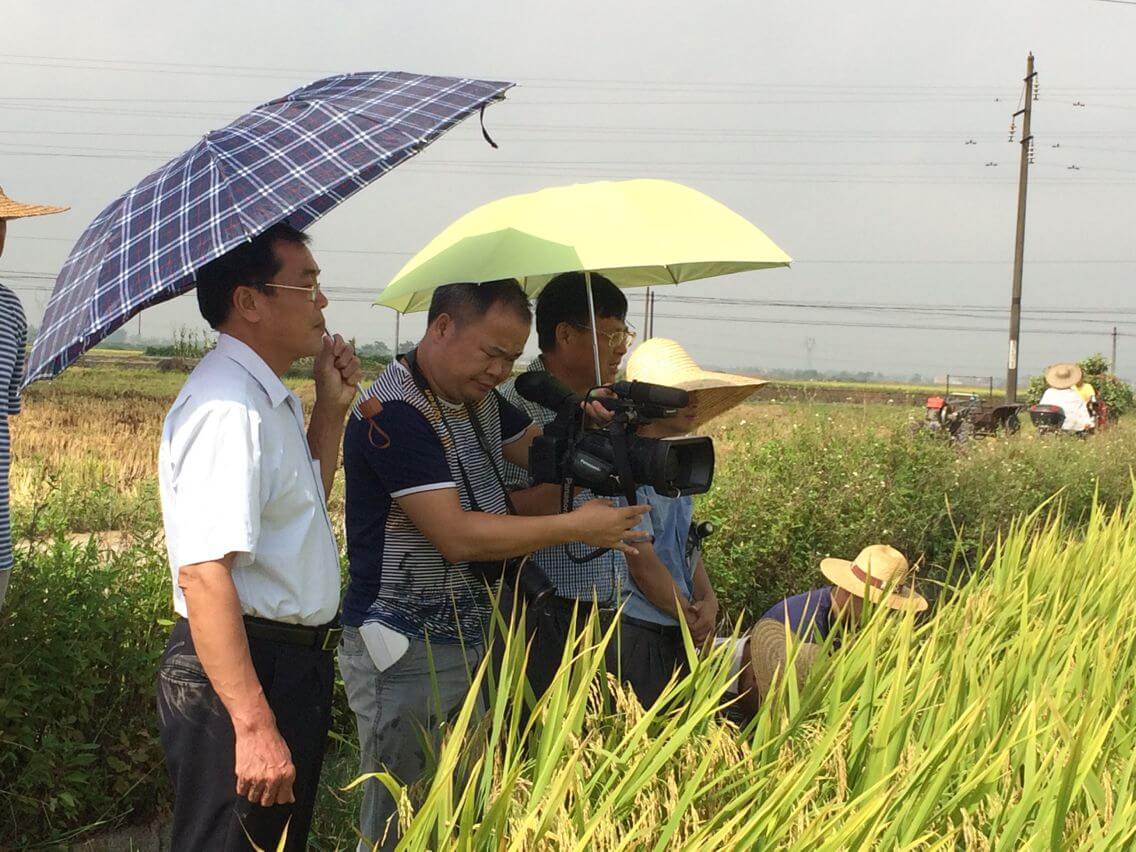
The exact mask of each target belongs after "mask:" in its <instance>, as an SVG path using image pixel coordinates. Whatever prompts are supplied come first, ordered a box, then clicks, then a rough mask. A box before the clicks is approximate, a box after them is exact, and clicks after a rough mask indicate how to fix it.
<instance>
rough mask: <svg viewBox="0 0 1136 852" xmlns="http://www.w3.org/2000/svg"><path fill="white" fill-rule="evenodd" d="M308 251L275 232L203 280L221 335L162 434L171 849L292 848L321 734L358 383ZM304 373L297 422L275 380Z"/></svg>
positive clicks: (304, 827) (305, 817)
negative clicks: (337, 519)
mask: <svg viewBox="0 0 1136 852" xmlns="http://www.w3.org/2000/svg"><path fill="white" fill-rule="evenodd" d="M306 242H307V237H306V236H305V235H304V234H302V233H300V232H299V231H296V230H295V229H293V228H291V227H290V226H288V225H287V224H284V223H280V224H277V225H274V226H272V227H271V228H269V229H268V230H267V231H265V232H264V233H262V234H260V235H259V236H257V237H255V238H254V239H253V240H251V241H249V242H248V243H245V244H242V245H241V246H239V247H238V248H236V249H233V250H232V251H231V252H229V253H228V254H226V255H224V256H222V257H220V258H218V259H216V260H214V261H212V262H211V263H209V264H207V265H206V266H205V267H203V268H202V269H201V270H199V271H198V273H197V297H198V304H199V306H200V308H201V313H202V316H204V317H205V319H206V320H207V321H208V322H209V324H210V325H211V326H212V327H213V328H215V329H217V330H218V331H220V332H221V336H220V339H219V340H218V343H217V348H216V349H215V350H213V351H212V352H210V353H209V354H208V355H206V356H205V358H204V359H202V361H201V363H200V364H199V365H198V366H197V368H196V369H195V370H194V371H193V373H192V374H191V375H190V377H189V379H188V380H187V381H186V383H185V385H184V387H183V388H182V391H181V393H180V394H179V396H178V398H177V400H176V401H175V402H174V404H173V407H172V408H171V409H170V412H169V414H168V415H167V417H166V422H165V428H164V430H163V433H162V444H161V450H160V452H159V458H158V465H159V482H160V486H161V496H162V514H163V519H164V524H165V531H166V544H167V548H168V550H169V557H170V568H171V571H172V574H173V580H174V608H175V609H176V610H177V613H178V615H179V616H180V617H179V618H178V620H177V622H176V623H175V625H174V627H173V630H172V632H171V636H170V640H169V643H168V645H167V646H166V650H165V653H164V654H163V656H162V661H161V665H160V668H159V672H158V711H159V717H160V730H161V739H162V747H163V750H164V751H165V754H166V763H167V766H168V768H169V771H170V775H171V778H172V781H173V787H174V815H173V817H174V818H173V838H172V845H173V848H174V849H175V850H204V849H246V848H249V840H250V839H251V841H252V842H254V843H255V844H257V846H260V847H262V848H268V849H276V848H277V844H278V842H279V840H280V837H281V835H282V834H283V832H284V829H285V826H287V831H288V842H287V847H286V848H287V849H303V848H305V845H306V842H307V835H308V831H309V828H310V825H311V816H312V809H313V807H314V804H315V797H316V792H317V790H318V782H319V773H320V767H321V764H322V761H323V751H324V744H325V742H326V739H327V729H328V725H329V723H330V708H331V692H332V686H333V683H334V668H333V662H332V651H334V649H335V646H336V642H337V640H338V636H339V628H338V626H337V620H336V613H337V611H338V608H339V549H338V547H337V545H336V542H335V536H334V535H333V533H332V528H331V521H330V519H329V518H328V514H327V508H326V495H327V494H328V493H329V492H330V491H331V485H332V481H333V478H334V474H335V468H336V463H337V458H338V452H339V438H340V435H341V434H342V429H343V422H344V419H345V417H346V415H347V412H348V410H349V408H350V405H351V402H352V399H353V398H354V395H355V385H356V384H357V382H358V381H359V378H360V375H359V362H358V359H357V358H356V357H355V354H354V352H353V351H352V349H351V347H350V346H349V345H348V344H346V343H344V342H343V340H342V339H341V338H340V337H339V336H338V335H336V336H335V338H331V337H329V336H328V335H327V331H326V328H325V325H324V319H323V308H324V307H325V306H326V305H327V299H326V298H325V297H324V296H323V295H322V294H321V293H320V290H319V267H318V266H317V264H316V262H315V260H314V258H313V257H312V255H311V252H310V251H308V248H307V246H306ZM306 356H315V357H316V362H315V369H314V373H315V382H316V401H315V406H314V408H313V410H312V416H311V422H310V425H309V427H308V429H307V432H306V434H305V431H304V417H303V409H302V407H301V404H300V401H299V400H298V399H297V398H296V396H295V395H294V394H292V393H291V392H290V391H289V390H288V389H287V387H285V385H284V383H283V382H282V381H281V376H283V375H284V373H285V372H286V371H287V370H288V369H289V368H290V367H291V366H292V364H293V363H294V362H295V361H296V360H297V359H299V358H303V357H306Z"/></svg>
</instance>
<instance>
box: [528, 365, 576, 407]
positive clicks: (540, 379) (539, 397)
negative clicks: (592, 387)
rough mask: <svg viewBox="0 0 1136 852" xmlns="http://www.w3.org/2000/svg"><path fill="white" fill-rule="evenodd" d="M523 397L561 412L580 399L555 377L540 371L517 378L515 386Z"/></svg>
mask: <svg viewBox="0 0 1136 852" xmlns="http://www.w3.org/2000/svg"><path fill="white" fill-rule="evenodd" d="M514 386H515V387H516V389H517V393H519V394H520V395H521V396H522V397H524V398H525V399H527V400H528V401H529V402H535V403H536V404H537V405H541V406H544V407H545V408H548V409H551V410H552V411H556V412H559V411H560V410H561V409H563V408H564V405H565V403H567V402H569V401H570V400H572V399H573V398H576V399H578V397H577V396H576V394H574V393H572V389H571V388H569V387H568V386H567V385H565V384H564V383H563V382H561V381H559V380H558V379H557V378H556V377H555V376H553V375H552V374H550V373H546V372H543V371H540V370H534V371H533V372H531V373H521V374H520V375H519V376H517V381H516V384H515V385H514Z"/></svg>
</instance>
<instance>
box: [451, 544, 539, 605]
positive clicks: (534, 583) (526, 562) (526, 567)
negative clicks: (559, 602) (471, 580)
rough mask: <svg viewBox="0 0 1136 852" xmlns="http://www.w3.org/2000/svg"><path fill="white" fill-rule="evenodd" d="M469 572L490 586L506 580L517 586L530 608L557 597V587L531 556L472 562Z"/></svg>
mask: <svg viewBox="0 0 1136 852" xmlns="http://www.w3.org/2000/svg"><path fill="white" fill-rule="evenodd" d="M469 572H470V573H471V574H473V575H474V576H475V577H477V578H478V579H479V580H481V581H482V582H483V583H486V584H488V585H493V584H494V583H496V582H497V581H498V580H504V581H505V582H506V583H509V584H511V585H513V586H517V587H518V588H519V589H520V592H521V594H522V595H524V597H525V599H526V600H527V601H528V602H529V605H530V606H534V607H540V606H543V605H544V604H546V603H547V602H548V601H549V600H550V599H552V598H553V597H554V596H555V595H556V586H554V585H553V584H552V581H551V580H549V579H548V575H547V574H545V573H544V571H543V570H542V569H541V567H540V566H539V565H538V564H537V563H536V560H535V559H533V557H532V555H531V554H530V555H528V556H515V557H513V558H512V559H502V560H499V561H493V562H488V561H484V560H481V561H477V562H470V563H469Z"/></svg>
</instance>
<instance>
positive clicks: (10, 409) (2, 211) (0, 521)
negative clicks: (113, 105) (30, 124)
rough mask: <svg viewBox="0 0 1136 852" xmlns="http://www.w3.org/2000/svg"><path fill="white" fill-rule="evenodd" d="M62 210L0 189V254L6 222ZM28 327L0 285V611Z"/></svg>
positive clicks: (8, 569) (8, 566) (8, 560)
mask: <svg viewBox="0 0 1136 852" xmlns="http://www.w3.org/2000/svg"><path fill="white" fill-rule="evenodd" d="M66 209H67V208H66V207H51V206H49V205H46V204H20V203H19V202H16V201H13V200H12V199H11V198H9V197H8V196H7V195H5V194H4V190H3V189H0V255H2V254H3V253H4V242H5V238H6V237H7V235H8V220H9V219H23V218H24V217H26V216H46V215H47V214H49V213H62V212H63V211H64V210H66ZM27 337H28V324H27V320H26V319H25V318H24V309H23V306H21V305H20V300H19V299H18V298H17V297H16V294H15V293H13V292H12V291H11V290H9V289H8V288H7V287H5V286H4V285H3V284H0V610H2V609H3V608H4V598H5V596H6V595H7V592H8V579H9V578H10V577H11V575H12V539H11V535H10V533H9V530H8V418H9V417H14V416H16V415H17V414H19V413H20V384H21V383H22V382H23V377H24V352H25V350H26V349H27Z"/></svg>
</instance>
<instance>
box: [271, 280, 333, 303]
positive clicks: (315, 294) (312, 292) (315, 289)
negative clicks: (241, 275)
mask: <svg viewBox="0 0 1136 852" xmlns="http://www.w3.org/2000/svg"><path fill="white" fill-rule="evenodd" d="M264 286H265V287H278V288H280V289H281V290H301V291H303V292H304V293H307V294H308V298H309V299H311V300H312V301H313V302H314V301H315V300H316V299H318V298H319V293H320V284H319V282H318V281H317V282H316V283H315V284H313V285H312V286H311V287H298V286H296V285H295V284H277V283H276V282H275V281H265V282H264Z"/></svg>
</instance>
